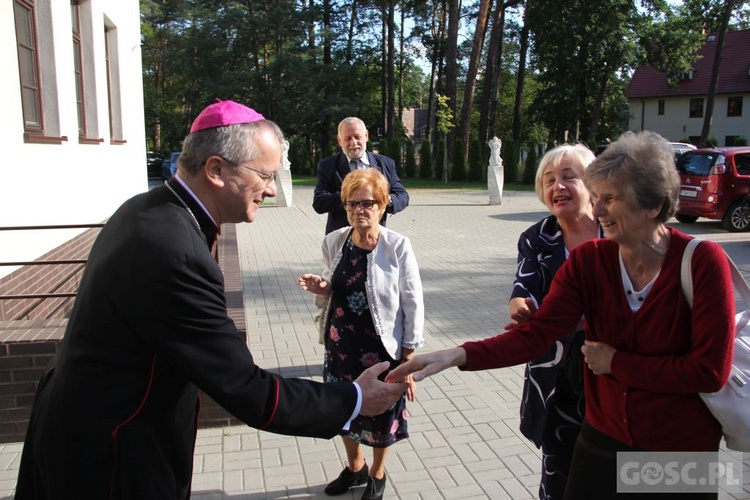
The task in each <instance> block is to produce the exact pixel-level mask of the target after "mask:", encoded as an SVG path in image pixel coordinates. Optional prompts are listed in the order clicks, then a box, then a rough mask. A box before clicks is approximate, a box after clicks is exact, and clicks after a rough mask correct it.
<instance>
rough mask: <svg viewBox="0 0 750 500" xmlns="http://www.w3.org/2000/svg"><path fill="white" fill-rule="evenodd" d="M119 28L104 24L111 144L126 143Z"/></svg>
mask: <svg viewBox="0 0 750 500" xmlns="http://www.w3.org/2000/svg"><path fill="white" fill-rule="evenodd" d="M118 54H119V52H118V39H117V28H115V27H114V26H111V25H108V24H107V23H106V22H105V25H104V60H105V71H106V72H107V104H108V105H109V140H110V144H125V143H126V142H127V141H125V139H124V137H123V130H122V105H121V101H120V63H119V58H118Z"/></svg>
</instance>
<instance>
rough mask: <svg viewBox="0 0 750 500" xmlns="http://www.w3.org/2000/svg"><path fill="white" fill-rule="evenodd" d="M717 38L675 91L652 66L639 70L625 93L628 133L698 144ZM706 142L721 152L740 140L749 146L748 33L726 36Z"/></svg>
mask: <svg viewBox="0 0 750 500" xmlns="http://www.w3.org/2000/svg"><path fill="white" fill-rule="evenodd" d="M718 38H719V37H718V34H716V33H714V34H709V35H707V36H706V41H705V44H704V45H703V47H702V48H701V49H700V51H699V52H698V54H699V56H700V58H699V59H698V61H697V62H696V63H695V65H694V67H693V68H692V69H691V70H690V71H689V72H687V73H686V74H684V75H683V77H682V78H681V79H680V81H679V82H678V83H677V85H676V86H670V85H669V83H668V81H667V75H666V73H662V72H659V71H657V70H656V69H655V68H654V67H653V66H648V65H646V66H642V67H640V68H638V70H636V72H635V73H634V74H633V78H632V80H631V82H630V85H629V87H628V90H627V92H626V93H625V96H626V97H627V99H628V104H629V106H630V121H629V129H630V130H632V131H636V132H637V131H641V130H652V131H654V132H658V133H659V134H661V135H662V136H664V137H665V138H667V139H668V140H670V141H679V142H691V143H694V144H697V143H698V139H699V138H700V134H701V129H702V128H703V119H704V116H705V112H706V102H707V99H708V88H709V85H710V82H711V71H712V69H713V65H714V58H715V55H716V46H717V45H716V44H717V41H718ZM708 137H709V138H713V139H716V141H717V143H718V145H720V146H731V145H734V144H735V141H736V140H737V138H739V137H743V138H745V139H747V140H750V30H741V31H730V32H727V34H726V37H725V40H724V51H723V54H722V60H721V67H720V70H719V80H718V86H717V89H716V97H715V99H714V110H713V117H712V121H711V130H710V131H709V134H708Z"/></svg>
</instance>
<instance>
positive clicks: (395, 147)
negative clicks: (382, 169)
mask: <svg viewBox="0 0 750 500" xmlns="http://www.w3.org/2000/svg"><path fill="white" fill-rule="evenodd" d="M388 152H389V153H390V154H389V155H388V156H389V157H390V158H393V162H394V163H395V164H396V173H397V174H398V176H399V177H403V176H404V165H403V164H404V162H403V159H402V158H403V157H402V153H401V141H400V140H399V139H393V140H392V141H390V142H389V143H388Z"/></svg>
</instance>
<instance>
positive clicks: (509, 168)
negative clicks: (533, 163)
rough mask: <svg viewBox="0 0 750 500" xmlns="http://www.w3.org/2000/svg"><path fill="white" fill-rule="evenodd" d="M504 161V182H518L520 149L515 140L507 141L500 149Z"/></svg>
mask: <svg viewBox="0 0 750 500" xmlns="http://www.w3.org/2000/svg"><path fill="white" fill-rule="evenodd" d="M500 157H501V158H502V159H503V173H504V175H503V182H507V183H510V182H516V180H517V179H518V149H517V148H516V143H515V142H514V141H513V139H506V140H504V141H503V145H502V147H501V149H500Z"/></svg>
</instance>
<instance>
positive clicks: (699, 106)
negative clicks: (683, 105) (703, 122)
mask: <svg viewBox="0 0 750 500" xmlns="http://www.w3.org/2000/svg"><path fill="white" fill-rule="evenodd" d="M690 118H703V99H690Z"/></svg>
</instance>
